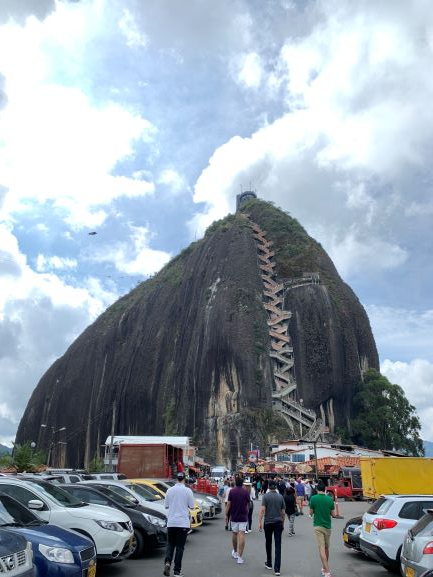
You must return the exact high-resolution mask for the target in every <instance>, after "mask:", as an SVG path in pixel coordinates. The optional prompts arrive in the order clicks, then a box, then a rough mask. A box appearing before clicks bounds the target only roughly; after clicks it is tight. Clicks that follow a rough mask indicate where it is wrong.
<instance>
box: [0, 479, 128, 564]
mask: <svg viewBox="0 0 433 577" xmlns="http://www.w3.org/2000/svg"><path fill="white" fill-rule="evenodd" d="M0 492H1V493H5V494H6V495H9V496H10V497H13V498H14V499H16V500H17V501H19V502H20V503H21V504H23V505H24V506H25V507H27V508H28V509H31V510H32V511H33V512H34V513H35V514H36V515H38V517H40V518H41V519H43V520H44V521H48V522H49V523H52V524H54V525H59V527H64V528H65V529H73V530H74V531H77V533H81V534H82V535H84V536H85V537H88V538H89V539H91V540H92V541H93V542H94V543H95V547H96V553H97V556H98V558H100V559H109V560H113V559H117V558H118V557H119V556H120V555H121V553H122V551H124V552H127V551H129V547H130V543H131V542H132V536H133V528H132V523H131V521H130V519H129V517H128V516H127V515H125V514H124V513H122V512H121V511H118V510H117V509H112V508H111V507H104V506H102V505H88V504H87V503H83V502H82V501H80V500H79V499H77V498H76V497H73V496H72V495H70V494H69V493H67V492H66V491H63V489H61V488H60V487H59V486H58V485H53V484H52V483H48V482H47V481H42V480H33V479H32V480H21V479H15V478H12V479H11V478H8V479H7V478H4V477H0Z"/></svg>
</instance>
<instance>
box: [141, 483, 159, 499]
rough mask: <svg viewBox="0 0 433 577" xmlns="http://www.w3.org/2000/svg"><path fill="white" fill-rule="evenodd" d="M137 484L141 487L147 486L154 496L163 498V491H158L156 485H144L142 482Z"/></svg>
mask: <svg viewBox="0 0 433 577" xmlns="http://www.w3.org/2000/svg"><path fill="white" fill-rule="evenodd" d="M137 485H140V486H141V487H145V488H146V489H147V490H148V491H149V493H152V495H153V496H154V497H157V498H159V499H161V493H160V492H159V491H157V490H156V489H155V487H152V486H151V485H143V484H141V483H137Z"/></svg>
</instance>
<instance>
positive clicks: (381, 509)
mask: <svg viewBox="0 0 433 577" xmlns="http://www.w3.org/2000/svg"><path fill="white" fill-rule="evenodd" d="M391 505H392V500H391V499H387V498H386V497H379V499H377V500H376V501H375V502H374V503H373V505H372V506H371V507H370V509H369V510H368V511H367V513H369V514H370V515H383V514H384V513H386V512H387V511H388V509H389V508H390V507H391Z"/></svg>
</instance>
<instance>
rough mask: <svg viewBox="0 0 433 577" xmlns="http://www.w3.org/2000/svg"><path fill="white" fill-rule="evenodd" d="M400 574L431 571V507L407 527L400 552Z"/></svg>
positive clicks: (407, 575)
mask: <svg viewBox="0 0 433 577" xmlns="http://www.w3.org/2000/svg"><path fill="white" fill-rule="evenodd" d="M400 561H401V574H402V575H404V577H421V576H422V575H425V573H426V572H427V571H432V573H433V509H428V510H427V512H426V514H425V515H424V516H423V517H421V519H420V520H419V521H418V522H417V523H415V525H414V526H413V527H412V529H409V531H408V533H407V535H406V539H405V540H404V543H403V549H402V552H401V557H400Z"/></svg>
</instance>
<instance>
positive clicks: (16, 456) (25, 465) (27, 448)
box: [2, 441, 45, 473]
mask: <svg viewBox="0 0 433 577" xmlns="http://www.w3.org/2000/svg"><path fill="white" fill-rule="evenodd" d="M44 462H45V455H44V454H43V453H38V452H36V451H35V450H34V448H33V447H32V446H31V444H30V442H28V441H27V442H26V443H23V444H22V445H14V450H13V452H12V455H5V456H4V459H2V465H3V466H6V467H13V468H14V469H15V470H16V472H17V473H23V472H32V471H35V470H37V469H38V468H39V467H40V466H41V465H42V464H43V463H44Z"/></svg>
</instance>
